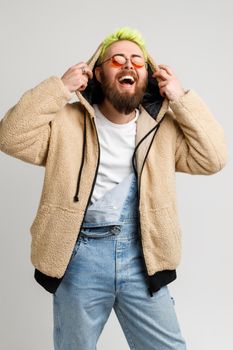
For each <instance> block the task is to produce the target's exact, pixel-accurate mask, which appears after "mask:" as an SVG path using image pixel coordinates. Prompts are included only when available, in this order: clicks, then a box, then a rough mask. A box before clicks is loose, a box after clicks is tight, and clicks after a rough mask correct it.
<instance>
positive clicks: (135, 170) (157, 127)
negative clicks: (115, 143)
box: [132, 117, 164, 297]
mask: <svg viewBox="0 0 233 350" xmlns="http://www.w3.org/2000/svg"><path fill="white" fill-rule="evenodd" d="M163 118H164V117H163ZM163 118H162V119H161V120H160V121H159V123H158V124H156V126H155V127H153V128H152V129H151V130H150V131H149V132H148V133H147V134H146V135H145V136H144V137H143V138H142V140H141V141H140V142H139V143H138V145H137V147H136V148H135V150H134V154H133V157H132V163H133V169H134V173H135V175H136V178H137V180H138V203H140V190H141V177H142V171H143V168H144V165H145V162H146V158H147V156H148V153H149V151H150V148H151V145H152V143H153V141H154V138H155V135H156V133H157V131H158V129H159V127H160V123H161V121H162V120H163ZM154 129H156V130H155V132H154V135H153V137H152V140H151V143H150V145H149V147H148V150H147V152H146V155H145V158H144V160H143V164H142V169H141V174H140V177H139V179H138V173H137V169H136V166H135V164H134V159H135V155H136V151H137V149H138V147H139V145H140V144H141V143H142V142H143V141H144V139H145V138H146V137H147V136H148V135H149V134H150V133H151V132H152V131H153V130H154ZM139 230H140V237H141V218H140V211H139ZM141 247H142V249H141V250H142V256H143V260H144V265H145V267H146V272H147V278H148V276H149V273H148V269H147V265H146V261H145V255H144V251H143V245H142V238H141ZM147 285H148V291H149V293H150V296H151V297H153V291H152V289H151V287H150V283H149V280H148V281H147Z"/></svg>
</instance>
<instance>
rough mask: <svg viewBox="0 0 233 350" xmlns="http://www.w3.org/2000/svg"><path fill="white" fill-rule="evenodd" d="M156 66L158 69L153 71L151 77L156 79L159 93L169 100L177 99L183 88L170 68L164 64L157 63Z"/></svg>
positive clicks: (182, 93) (183, 91)
mask: <svg viewBox="0 0 233 350" xmlns="http://www.w3.org/2000/svg"><path fill="white" fill-rule="evenodd" d="M158 67H159V68H160V69H159V70H157V71H156V72H154V74H153V75H152V77H153V78H156V79H157V80H158V86H159V91H160V94H161V95H162V96H163V97H167V98H168V100H170V101H174V100H177V99H179V97H181V96H183V95H184V94H185V90H184V89H183V88H182V86H181V84H180V82H179V80H178V79H177V77H176V76H175V75H174V74H173V72H172V70H171V69H170V68H169V67H168V66H166V65H165V64H159V65H158Z"/></svg>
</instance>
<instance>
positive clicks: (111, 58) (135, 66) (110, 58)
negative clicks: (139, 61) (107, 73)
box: [98, 53, 148, 69]
mask: <svg viewBox="0 0 233 350" xmlns="http://www.w3.org/2000/svg"><path fill="white" fill-rule="evenodd" d="M115 56H121V57H124V58H125V60H126V61H125V63H122V64H120V63H118V65H119V67H122V66H124V65H125V64H126V63H127V62H128V61H129V60H130V61H131V63H132V65H133V66H134V68H136V69H140V68H143V67H144V66H145V67H146V68H147V65H148V62H147V61H144V65H143V66H140V67H138V66H137V65H135V64H134V63H133V62H132V58H133V57H141V56H138V55H132V56H131V57H130V58H127V57H125V55H123V54H119V53H116V54H115V55H113V56H111V57H109V58H107V59H106V60H105V61H103V62H101V63H99V64H98V66H101V65H102V64H104V63H105V62H108V61H110V60H111V61H112V60H113V58H114V57H115ZM112 63H113V62H112ZM113 64H114V63H113Z"/></svg>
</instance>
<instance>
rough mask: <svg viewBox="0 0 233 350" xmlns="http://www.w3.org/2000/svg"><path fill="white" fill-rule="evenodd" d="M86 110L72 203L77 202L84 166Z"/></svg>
mask: <svg viewBox="0 0 233 350" xmlns="http://www.w3.org/2000/svg"><path fill="white" fill-rule="evenodd" d="M86 113H87V112H86V110H85V113H84V129H83V147H82V161H81V165H80V168H79V174H78V181H77V188H76V193H75V196H74V202H78V201H79V197H78V194H79V187H80V182H81V175H82V170H83V165H84V156H85V148H86V129H87V127H86Z"/></svg>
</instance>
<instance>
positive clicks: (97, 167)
mask: <svg viewBox="0 0 233 350" xmlns="http://www.w3.org/2000/svg"><path fill="white" fill-rule="evenodd" d="M93 124H94V128H95V132H96V137H97V142H98V160H97V166H96V170H95V177H94V180H93V182H92V187H91V192H90V195H89V198H88V201H87V205H86V208H85V211H84V215H83V220H82V223H81V226H80V230H81V228H82V225H83V221H84V219H85V215H86V211H87V208H88V205H89V202H90V200H91V196H92V192H93V190H94V187H95V183H96V178H97V174H98V169H99V163H100V143H99V137H98V133H97V129H96V126H95V121H94V120H93ZM80 230H79V234H80ZM79 234H78V235H79Z"/></svg>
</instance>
